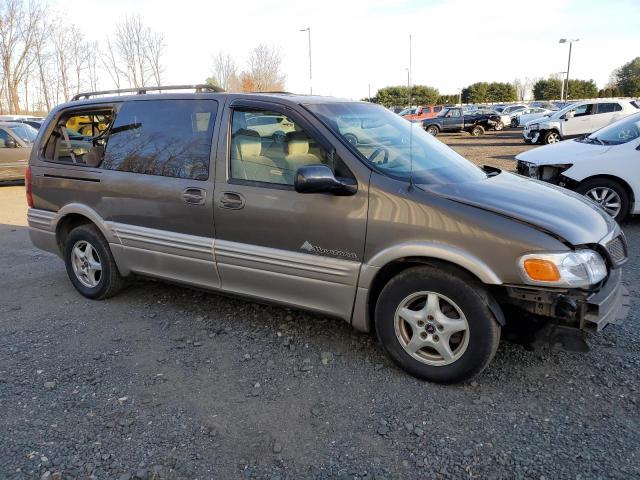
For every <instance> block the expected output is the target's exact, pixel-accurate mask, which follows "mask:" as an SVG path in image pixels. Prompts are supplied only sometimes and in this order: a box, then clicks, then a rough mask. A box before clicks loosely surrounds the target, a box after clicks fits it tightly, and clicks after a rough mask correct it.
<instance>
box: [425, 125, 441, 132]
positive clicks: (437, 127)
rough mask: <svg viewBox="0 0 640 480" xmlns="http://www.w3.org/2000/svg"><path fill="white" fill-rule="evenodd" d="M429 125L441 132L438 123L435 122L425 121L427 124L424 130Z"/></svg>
mask: <svg viewBox="0 0 640 480" xmlns="http://www.w3.org/2000/svg"><path fill="white" fill-rule="evenodd" d="M431 127H434V128H435V129H436V130H437V131H438V133H440V132H441V129H440V125H438V124H437V123H427V125H426V126H425V127H424V130H425V132H426V131H427V130H428V129H429V128H431Z"/></svg>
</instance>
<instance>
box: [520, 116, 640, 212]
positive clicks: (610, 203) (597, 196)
mask: <svg viewBox="0 0 640 480" xmlns="http://www.w3.org/2000/svg"><path fill="white" fill-rule="evenodd" d="M639 150H640V113H636V114H635V115H631V116H627V117H625V118H623V119H622V120H619V121H617V122H616V123H613V124H611V125H609V126H607V127H605V128H602V129H600V130H598V131H596V132H594V133H592V134H591V135H589V136H587V137H584V138H579V139H576V140H573V141H567V142H560V143H556V144H554V145H547V146H544V147H540V148H534V149H533V150H529V151H527V152H523V153H521V154H519V155H517V156H516V160H518V173H519V174H521V175H525V176H527V177H532V178H536V179H539V180H544V181H546V182H550V183H554V184H557V185H560V186H561V187H566V188H570V189H571V190H575V191H576V192H578V193H582V194H583V195H586V196H587V198H589V199H591V200H593V201H594V202H596V203H599V204H600V205H601V206H602V208H604V209H605V210H606V212H607V213H608V214H609V215H611V216H612V217H614V218H615V219H616V220H618V221H620V220H622V219H623V218H624V217H626V216H627V215H628V214H637V213H640V200H636V199H639V198H640V197H639V195H640V151H639Z"/></svg>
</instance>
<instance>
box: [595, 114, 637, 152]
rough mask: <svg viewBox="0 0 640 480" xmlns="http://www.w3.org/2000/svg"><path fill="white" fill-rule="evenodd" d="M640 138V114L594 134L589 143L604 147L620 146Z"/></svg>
mask: <svg viewBox="0 0 640 480" xmlns="http://www.w3.org/2000/svg"><path fill="white" fill-rule="evenodd" d="M638 137H640V113H636V114H635V115H631V116H630V117H627V118H625V119H623V120H620V121H619V122H616V123H613V124H611V125H609V126H607V127H604V128H602V129H600V130H598V131H597V132H593V133H592V134H591V135H589V136H588V137H587V140H588V141H593V142H595V143H601V144H604V145H620V144H622V143H627V142H630V141H631V140H635V139H636V138H638Z"/></svg>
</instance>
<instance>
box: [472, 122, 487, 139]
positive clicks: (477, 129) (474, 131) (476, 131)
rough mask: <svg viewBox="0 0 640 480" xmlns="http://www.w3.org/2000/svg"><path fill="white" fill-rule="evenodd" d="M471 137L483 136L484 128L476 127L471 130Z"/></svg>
mask: <svg viewBox="0 0 640 480" xmlns="http://www.w3.org/2000/svg"><path fill="white" fill-rule="evenodd" d="M471 135H473V136H474V137H480V136H481V135H484V128H482V127H481V126H480V125H476V126H475V127H473V128H472V129H471Z"/></svg>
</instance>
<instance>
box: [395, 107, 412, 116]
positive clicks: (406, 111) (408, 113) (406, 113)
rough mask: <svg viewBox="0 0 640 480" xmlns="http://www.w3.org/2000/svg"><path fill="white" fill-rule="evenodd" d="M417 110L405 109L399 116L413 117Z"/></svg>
mask: <svg viewBox="0 0 640 480" xmlns="http://www.w3.org/2000/svg"><path fill="white" fill-rule="evenodd" d="M416 110H417V109H416V108H405V109H404V110H402V111H401V112H400V113H399V114H398V115H400V116H401V117H402V116H403V115H413V114H414V113H416Z"/></svg>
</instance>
